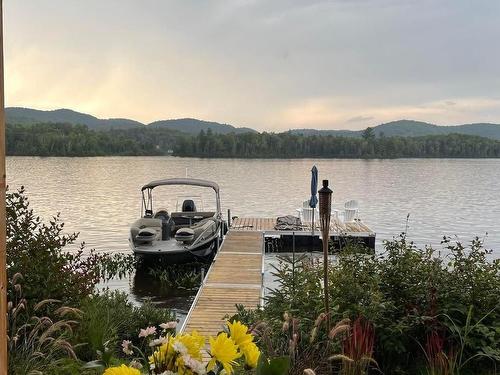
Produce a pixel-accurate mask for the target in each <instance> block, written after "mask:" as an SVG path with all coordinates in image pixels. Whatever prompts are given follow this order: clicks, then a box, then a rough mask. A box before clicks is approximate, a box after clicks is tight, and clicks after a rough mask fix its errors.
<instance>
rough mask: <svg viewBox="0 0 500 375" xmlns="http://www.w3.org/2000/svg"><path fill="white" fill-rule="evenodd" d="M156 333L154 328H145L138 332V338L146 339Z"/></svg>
mask: <svg viewBox="0 0 500 375" xmlns="http://www.w3.org/2000/svg"><path fill="white" fill-rule="evenodd" d="M155 333H156V327H154V326H153V327H147V328H146V329H141V331H140V332H139V337H148V336H151V335H154V334H155Z"/></svg>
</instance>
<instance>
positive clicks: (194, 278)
mask: <svg viewBox="0 0 500 375" xmlns="http://www.w3.org/2000/svg"><path fill="white" fill-rule="evenodd" d="M205 268H208V266H207V265H206V264H204V263H190V264H183V265H164V266H155V267H150V268H148V271H147V273H148V274H149V276H151V277H152V279H153V282H156V283H158V284H159V287H160V288H162V289H185V290H190V291H196V290H198V288H199V287H200V285H201V283H202V281H203V279H202V276H203V275H204V274H205V271H206V270H205Z"/></svg>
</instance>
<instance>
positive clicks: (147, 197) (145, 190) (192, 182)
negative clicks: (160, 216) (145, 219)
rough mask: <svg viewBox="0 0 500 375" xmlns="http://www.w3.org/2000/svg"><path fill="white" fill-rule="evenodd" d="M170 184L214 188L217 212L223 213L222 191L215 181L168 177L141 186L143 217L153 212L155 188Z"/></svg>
mask: <svg viewBox="0 0 500 375" xmlns="http://www.w3.org/2000/svg"><path fill="white" fill-rule="evenodd" d="M168 185H188V186H201V187H207V188H212V189H214V191H215V200H216V205H217V214H218V216H220V215H221V214H222V211H221V205H220V193H219V185H217V184H216V183H215V182H212V181H208V180H201V179H198V178H168V179H164V180H156V181H151V182H150V183H148V184H146V185H144V186H143V187H142V188H141V193H142V207H141V217H142V216H144V214H145V212H147V211H148V210H149V211H151V213H152V212H153V194H152V192H153V189H154V188H156V187H158V186H168Z"/></svg>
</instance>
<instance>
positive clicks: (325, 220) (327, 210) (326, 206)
mask: <svg viewBox="0 0 500 375" xmlns="http://www.w3.org/2000/svg"><path fill="white" fill-rule="evenodd" d="M318 193H319V218H320V223H321V233H322V236H323V284H324V289H323V290H324V293H325V314H326V328H327V332H330V308H329V306H328V305H329V304H328V242H329V240H330V215H331V212H332V193H333V191H332V190H331V189H330V188H329V187H328V180H323V187H322V188H321V189H320V190H319V191H318Z"/></svg>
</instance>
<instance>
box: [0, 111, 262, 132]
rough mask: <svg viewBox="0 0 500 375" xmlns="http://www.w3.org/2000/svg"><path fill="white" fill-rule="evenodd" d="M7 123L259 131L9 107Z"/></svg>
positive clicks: (195, 122)
mask: <svg viewBox="0 0 500 375" xmlns="http://www.w3.org/2000/svg"><path fill="white" fill-rule="evenodd" d="M5 116H6V122H7V124H11V125H35V124H47V123H53V124H70V125H85V126H87V127H88V128H89V129H94V130H109V129H130V128H143V127H147V126H151V127H155V128H165V129H171V130H178V131H181V132H183V133H188V134H198V133H199V132H200V131H202V130H203V131H208V130H209V129H210V130H211V131H212V132H214V133H220V134H226V133H232V132H234V133H246V132H252V133H255V130H253V129H250V128H237V127H234V126H232V125H229V124H221V123H218V122H213V121H202V120H197V119H192V118H183V119H173V120H161V121H155V122H152V123H150V124H143V123H141V122H138V121H134V120H129V119H123V118H114V119H100V118H97V117H94V116H91V115H88V114H85V113H80V112H76V111H73V110H71V109H56V110H53V111H42V110H38V109H31V108H21V107H9V108H6V109H5Z"/></svg>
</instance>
